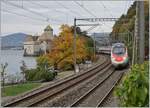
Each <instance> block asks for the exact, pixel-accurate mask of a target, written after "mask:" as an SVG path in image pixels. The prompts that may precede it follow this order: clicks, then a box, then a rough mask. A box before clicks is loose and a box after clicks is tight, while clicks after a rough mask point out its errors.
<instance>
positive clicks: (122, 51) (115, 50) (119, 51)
mask: <svg viewBox="0 0 150 108" xmlns="http://www.w3.org/2000/svg"><path fill="white" fill-rule="evenodd" d="M125 52H126V49H125V47H123V46H116V47H114V48H113V53H114V54H117V55H122V54H125Z"/></svg>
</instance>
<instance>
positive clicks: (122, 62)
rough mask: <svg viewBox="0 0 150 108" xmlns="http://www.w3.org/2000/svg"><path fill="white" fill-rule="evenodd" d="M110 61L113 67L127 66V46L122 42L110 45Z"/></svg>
mask: <svg viewBox="0 0 150 108" xmlns="http://www.w3.org/2000/svg"><path fill="white" fill-rule="evenodd" d="M111 62H112V65H113V66H114V67H115V68H125V67H126V66H128V63H129V59H128V53H127V48H126V47H125V45H124V44H121V43H117V44H115V45H113V46H112V49H111Z"/></svg>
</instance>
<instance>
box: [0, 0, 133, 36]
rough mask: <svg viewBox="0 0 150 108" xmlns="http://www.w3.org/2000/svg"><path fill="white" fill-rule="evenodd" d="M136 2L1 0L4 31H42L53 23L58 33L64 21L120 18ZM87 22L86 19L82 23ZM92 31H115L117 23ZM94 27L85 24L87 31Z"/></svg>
mask: <svg viewBox="0 0 150 108" xmlns="http://www.w3.org/2000/svg"><path fill="white" fill-rule="evenodd" d="M133 2H134V1H76V2H75V1H48V0H43V1H39V0H33V1H32V0H30V1H28V0H1V34H2V35H6V34H11V33H16V32H23V33H27V34H32V35H34V34H41V33H42V32H43V29H44V28H45V27H46V26H47V25H48V24H50V25H51V26H52V28H53V29H54V33H55V34H57V33H58V32H59V27H60V25H61V24H69V25H73V19H74V18H75V17H76V18H94V17H100V18H102V17H105V18H107V17H109V18H112V17H114V18H119V17H120V16H121V15H122V14H126V12H127V10H128V8H129V7H130V6H131V4H133ZM79 23H80V24H81V23H86V22H79ZM99 23H100V26H98V27H96V28H95V29H93V30H91V31H90V32H91V33H92V32H111V30H112V26H113V24H114V22H99ZM89 28H90V27H81V29H82V30H87V29H89Z"/></svg>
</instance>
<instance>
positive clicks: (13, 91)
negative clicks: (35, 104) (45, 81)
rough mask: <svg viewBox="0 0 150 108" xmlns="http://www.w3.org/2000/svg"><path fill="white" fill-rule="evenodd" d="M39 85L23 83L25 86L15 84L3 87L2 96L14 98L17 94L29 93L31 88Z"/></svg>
mask: <svg viewBox="0 0 150 108" xmlns="http://www.w3.org/2000/svg"><path fill="white" fill-rule="evenodd" d="M40 85H41V83H25V84H17V85H11V86H6V87H4V89H3V91H2V96H16V95H18V94H21V93H24V92H26V91H29V90H31V89H33V88H36V87H38V86H40Z"/></svg>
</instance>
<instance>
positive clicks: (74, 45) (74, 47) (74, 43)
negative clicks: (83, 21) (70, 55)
mask: <svg viewBox="0 0 150 108" xmlns="http://www.w3.org/2000/svg"><path fill="white" fill-rule="evenodd" d="M73 49H74V72H75V73H76V18H75V19H74V42H73Z"/></svg>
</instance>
